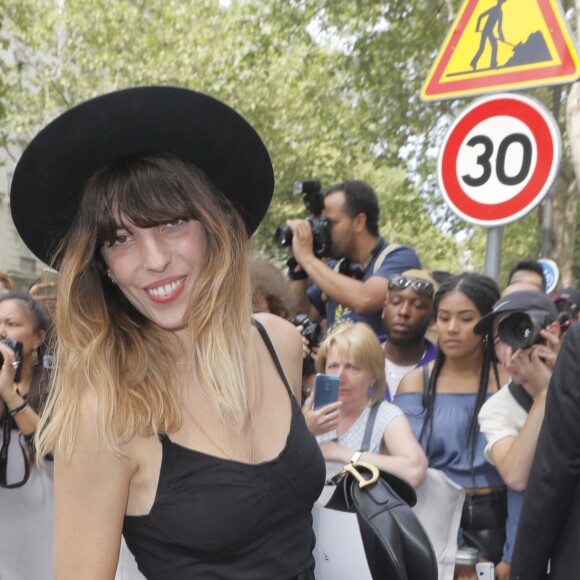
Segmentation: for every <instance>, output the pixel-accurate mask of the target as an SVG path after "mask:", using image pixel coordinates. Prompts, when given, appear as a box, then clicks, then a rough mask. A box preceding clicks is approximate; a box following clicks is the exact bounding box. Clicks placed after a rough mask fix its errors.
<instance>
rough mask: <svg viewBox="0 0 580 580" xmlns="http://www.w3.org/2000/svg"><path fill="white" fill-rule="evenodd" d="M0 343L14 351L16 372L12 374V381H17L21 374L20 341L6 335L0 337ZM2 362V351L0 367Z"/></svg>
mask: <svg viewBox="0 0 580 580" xmlns="http://www.w3.org/2000/svg"><path fill="white" fill-rule="evenodd" d="M0 343H2V344H5V345H6V346H9V347H10V348H11V349H12V350H13V351H14V362H15V363H18V365H17V366H16V374H15V375H14V382H15V383H18V382H19V381H20V375H21V374H22V343H21V342H19V341H18V340H12V339H11V338H8V337H5V338H0ZM3 364H4V357H3V356H2V353H0V369H1V368H2V365H3Z"/></svg>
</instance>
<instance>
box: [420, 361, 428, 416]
mask: <svg viewBox="0 0 580 580" xmlns="http://www.w3.org/2000/svg"><path fill="white" fill-rule="evenodd" d="M421 370H422V371H423V407H426V406H427V397H428V395H429V364H426V365H423V366H422V367H421Z"/></svg>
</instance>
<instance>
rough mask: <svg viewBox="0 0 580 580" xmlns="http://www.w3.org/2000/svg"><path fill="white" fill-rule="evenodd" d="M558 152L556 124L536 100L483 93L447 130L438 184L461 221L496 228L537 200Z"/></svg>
mask: <svg viewBox="0 0 580 580" xmlns="http://www.w3.org/2000/svg"><path fill="white" fill-rule="evenodd" d="M561 154H562V144H561V137H560V131H559V129H558V125H557V124H556V122H555V120H554V118H553V117H552V115H550V113H549V112H548V111H547V110H546V108H545V107H544V106H543V105H542V104H541V103H540V102H538V101H537V100H535V99H533V98H531V97H527V96H522V95H516V94H501V95H493V96H488V97H484V98H482V99H478V100H477V101H475V102H474V103H473V104H471V105H470V106H469V107H467V109H465V110H464V111H463V112H462V113H461V115H459V117H458V118H457V119H456V120H455V122H454V123H453V125H452V126H451V128H450V129H449V131H448V132H447V135H446V136H445V140H444V142H443V145H442V147H441V152H440V154H439V160H438V166H437V177H438V180H439V186H440V188H441V192H442V194H443V197H444V198H445V201H446V202H447V203H448V205H449V206H450V207H451V209H452V210H453V211H454V212H455V213H456V214H457V215H459V216H460V217H462V218H463V219H465V220H466V221H468V222H471V223H474V224H477V225H482V226H487V227H492V226H500V225H503V224H506V223H510V222H513V221H515V220H517V219H519V218H521V217H523V216H525V215H526V214H527V213H529V212H530V211H531V210H532V209H534V207H536V206H537V205H538V204H539V203H540V201H542V199H543V197H544V196H545V195H546V193H547V192H548V190H549V189H550V186H551V185H552V182H553V181H554V179H555V177H556V174H557V172H558V165H559V163H560V156H561Z"/></svg>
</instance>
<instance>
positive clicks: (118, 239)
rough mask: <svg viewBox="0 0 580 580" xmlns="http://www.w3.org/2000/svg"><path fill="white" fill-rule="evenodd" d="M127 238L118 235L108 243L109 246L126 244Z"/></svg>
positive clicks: (123, 235) (125, 235)
mask: <svg viewBox="0 0 580 580" xmlns="http://www.w3.org/2000/svg"><path fill="white" fill-rule="evenodd" d="M128 239H129V236H128V235H127V234H119V235H117V236H116V237H115V239H114V240H113V241H112V242H111V243H110V245H111V246H122V245H123V244H126V243H127V240H128Z"/></svg>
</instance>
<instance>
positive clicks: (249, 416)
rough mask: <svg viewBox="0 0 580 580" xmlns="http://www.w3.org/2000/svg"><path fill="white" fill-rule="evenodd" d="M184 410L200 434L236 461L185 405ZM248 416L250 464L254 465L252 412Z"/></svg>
mask: <svg viewBox="0 0 580 580" xmlns="http://www.w3.org/2000/svg"><path fill="white" fill-rule="evenodd" d="M185 411H186V412H187V414H188V416H189V418H190V419H191V420H192V421H193V423H194V425H195V426H196V427H197V428H198V429H199V431H200V432H201V434H202V435H203V436H204V437H205V438H206V439H207V440H208V441H209V442H210V443H211V444H212V445H213V446H214V447H215V448H216V449H217V450H218V451H219V452H220V453H221V454H222V455H223V456H224V457H225V458H226V459H229V460H230V461H236V460H235V459H234V458H233V457H232V454H231V453H229V451H227V450H226V449H224V448H223V447H222V446H221V445H220V444H219V443H218V442H217V441H216V440H215V439H214V438H213V437H212V436H211V435H210V434H209V433H208V432H207V431H206V430H205V429H204V428H203V427H202V426H201V425H200V423H199V422H198V421H197V419H196V418H195V417H194V416H193V414H192V413H191V412H190V411H189V409H188V408H187V407H186V408H185ZM248 418H249V421H250V440H251V444H252V465H255V463H256V454H255V449H254V424H253V422H252V413H249V414H248Z"/></svg>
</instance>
